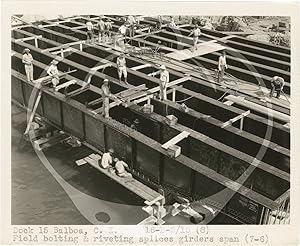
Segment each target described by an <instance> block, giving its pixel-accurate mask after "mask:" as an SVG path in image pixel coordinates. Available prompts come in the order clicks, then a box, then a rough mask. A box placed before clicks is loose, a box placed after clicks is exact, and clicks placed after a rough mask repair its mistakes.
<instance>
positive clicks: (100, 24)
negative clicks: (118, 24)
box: [97, 16, 105, 42]
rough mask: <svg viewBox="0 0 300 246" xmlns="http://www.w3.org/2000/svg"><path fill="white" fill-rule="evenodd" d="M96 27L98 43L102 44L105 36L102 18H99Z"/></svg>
mask: <svg viewBox="0 0 300 246" xmlns="http://www.w3.org/2000/svg"><path fill="white" fill-rule="evenodd" d="M97 26H98V30H99V32H98V41H99V42H101V41H102V42H104V35H105V22H104V21H103V20H102V17H101V16H100V17H99V22H98V24H97Z"/></svg>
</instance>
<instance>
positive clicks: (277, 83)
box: [270, 76, 285, 98]
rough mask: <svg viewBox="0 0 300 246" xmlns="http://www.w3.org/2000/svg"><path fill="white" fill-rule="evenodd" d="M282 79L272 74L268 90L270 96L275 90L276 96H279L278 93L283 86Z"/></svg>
mask: <svg viewBox="0 0 300 246" xmlns="http://www.w3.org/2000/svg"><path fill="white" fill-rule="evenodd" d="M284 84H285V82H284V79H283V78H281V77H279V76H274V77H273V78H272V79H271V86H272V88H271V91H270V97H273V94H274V92H275V91H276V98H279V97H280V93H281V92H282V90H283V87H284Z"/></svg>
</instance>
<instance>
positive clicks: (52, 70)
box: [47, 60, 59, 90]
mask: <svg viewBox="0 0 300 246" xmlns="http://www.w3.org/2000/svg"><path fill="white" fill-rule="evenodd" d="M57 64H58V61H57V60H53V61H52V62H51V65H50V66H49V68H48V70H47V74H48V75H49V76H50V77H51V82H52V85H53V89H54V90H56V86H57V85H58V84H59V72H58V69H57Z"/></svg>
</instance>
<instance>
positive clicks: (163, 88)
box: [160, 65, 169, 100]
mask: <svg viewBox="0 0 300 246" xmlns="http://www.w3.org/2000/svg"><path fill="white" fill-rule="evenodd" d="M168 83H169V72H168V71H167V69H166V66H165V65H161V66H160V100H167V85H168Z"/></svg>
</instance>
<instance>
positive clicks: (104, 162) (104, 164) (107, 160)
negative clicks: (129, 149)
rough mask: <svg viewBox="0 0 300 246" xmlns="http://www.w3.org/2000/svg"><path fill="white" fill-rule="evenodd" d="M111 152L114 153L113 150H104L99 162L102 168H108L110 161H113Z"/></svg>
mask: <svg viewBox="0 0 300 246" xmlns="http://www.w3.org/2000/svg"><path fill="white" fill-rule="evenodd" d="M113 154H114V150H113V149H109V150H108V152H106V153H104V154H103V155H102V159H101V164H100V165H101V167H102V168H104V169H108V168H111V167H112V163H113V158H112V155H113Z"/></svg>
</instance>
